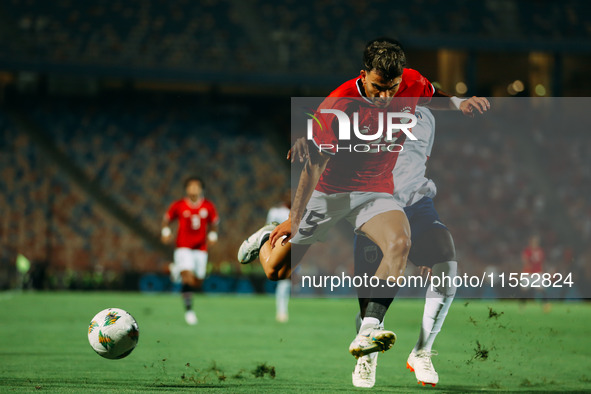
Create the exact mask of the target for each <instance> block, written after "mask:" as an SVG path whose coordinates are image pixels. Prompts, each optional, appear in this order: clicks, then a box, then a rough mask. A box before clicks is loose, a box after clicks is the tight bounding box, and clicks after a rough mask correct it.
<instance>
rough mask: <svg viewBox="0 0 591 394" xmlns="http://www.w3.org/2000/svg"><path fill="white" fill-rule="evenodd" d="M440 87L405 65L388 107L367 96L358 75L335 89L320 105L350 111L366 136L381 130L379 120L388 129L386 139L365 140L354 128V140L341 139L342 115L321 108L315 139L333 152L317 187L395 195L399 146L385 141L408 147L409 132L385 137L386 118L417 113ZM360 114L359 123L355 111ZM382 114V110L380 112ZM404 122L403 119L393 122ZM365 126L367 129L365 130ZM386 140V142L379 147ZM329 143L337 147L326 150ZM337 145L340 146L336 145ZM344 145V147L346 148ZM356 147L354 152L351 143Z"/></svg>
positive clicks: (353, 121)
mask: <svg viewBox="0 0 591 394" xmlns="http://www.w3.org/2000/svg"><path fill="white" fill-rule="evenodd" d="M434 92H435V89H434V87H433V85H432V84H431V83H430V82H429V81H428V80H427V79H426V78H425V77H423V76H422V75H421V74H420V73H419V72H418V71H416V70H413V69H410V68H405V69H404V71H403V73H402V81H401V83H400V87H399V89H398V92H397V93H396V95H395V96H394V99H393V100H392V102H391V103H390V105H389V106H388V107H386V108H378V107H376V106H375V105H373V103H372V102H371V101H370V99H368V98H367V97H365V95H364V89H363V86H362V84H361V78H360V77H357V78H355V79H352V80H350V81H347V82H345V83H344V84H342V85H341V86H339V87H338V88H337V89H336V90H334V91H333V92H332V93H331V94H330V95H329V96H328V97H327V98H326V99H325V100H324V101H323V102H322V104H321V105H320V106H319V107H318V110H320V109H323V108H324V109H338V110H340V111H342V112H344V113H346V114H347V115H348V117H349V120H350V124H351V125H352V127H354V125H355V124H357V125H358V129H359V130H360V132H361V133H363V134H375V133H376V132H377V131H378V130H379V128H380V124H379V121H380V118H381V120H382V122H383V124H382V125H381V127H382V130H383V133H382V138H380V139H378V140H375V141H365V140H361V139H359V138H357V137H356V136H355V133H353V132H351V139H350V140H347V141H339V139H338V129H339V128H338V118H337V116H335V115H333V114H321V113H320V112H319V111H317V112H316V115H315V116H316V117H317V118H319V119H320V121H321V125H318V123H316V122H314V123H313V140H314V143H315V144H316V146H317V147H321V145H322V147H323V149H322V150H323V152H327V153H329V154H333V155H334V156H332V157H331V159H330V160H329V161H328V164H327V167H326V170H325V171H324V173H323V174H322V176H321V177H320V180H319V181H318V184H317V186H316V190H318V191H320V192H323V193H327V194H333V193H343V192H352V191H364V192H382V193H390V194H392V193H394V184H393V180H392V170H393V169H394V166H395V164H396V160H397V159H398V154H399V152H398V150H399V148H394V147H393V148H392V150H394V151H389V150H388V149H386V147H385V146H386V145H391V144H398V145H403V144H404V141H405V140H406V135H405V134H404V133H403V132H402V131H401V130H398V131H397V132H394V133H392V140H386V138H387V137H386V120H387V115H386V114H387V113H388V112H406V113H411V114H414V112H415V108H416V106H417V104H426V103H427V102H429V101H430V99H431V97H433V94H434ZM355 112H357V113H358V121H357V122H356V120H355V119H354V116H353V113H355ZM380 113H382V114H380ZM394 123H399V122H396V121H395V122H394ZM362 130H363V131H362ZM379 144H381V146H380V145H379ZM327 145H332V146H333V148H332V149H331V148H328V149H325V148H324V147H326V146H327ZM361 145H366V146H367V145H369V148H371V149H368V151H367V152H360V151H354V150H355V147H357V148H359V147H360V149H364V148H365V147H364V146H361ZM337 146H338V147H339V149H337ZM342 146H344V147H345V149H341V147H342ZM349 146H350V147H351V151H348V150H347V147H349Z"/></svg>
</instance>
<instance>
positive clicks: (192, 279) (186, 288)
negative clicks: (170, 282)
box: [181, 250, 207, 325]
mask: <svg viewBox="0 0 591 394" xmlns="http://www.w3.org/2000/svg"><path fill="white" fill-rule="evenodd" d="M191 258H192V260H193V270H192V271H182V272H181V277H183V278H186V281H185V282H184V283H183V300H184V302H185V307H186V308H187V310H186V311H185V321H186V322H187V324H189V325H195V324H197V322H198V319H197V315H196V313H195V310H194V309H193V293H194V292H195V291H196V290H201V286H202V285H203V280H204V279H205V275H206V273H207V252H205V251H203V250H191ZM183 280H185V279H183ZM185 283H186V285H185Z"/></svg>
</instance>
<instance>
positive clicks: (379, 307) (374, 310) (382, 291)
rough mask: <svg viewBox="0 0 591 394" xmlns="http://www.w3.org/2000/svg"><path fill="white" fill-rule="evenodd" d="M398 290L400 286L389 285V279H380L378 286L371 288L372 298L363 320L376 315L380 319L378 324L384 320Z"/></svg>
mask: <svg viewBox="0 0 591 394" xmlns="http://www.w3.org/2000/svg"><path fill="white" fill-rule="evenodd" d="M398 290H399V287H398V286H394V287H391V286H388V282H387V281H385V280H382V279H380V281H379V284H378V286H377V287H372V288H371V289H370V297H369V298H370V299H369V302H368V303H367V307H366V308H365V315H364V318H363V320H364V321H365V319H366V318H368V317H374V318H376V319H378V324H379V323H380V322H382V321H384V316H386V312H387V311H388V308H389V307H390V304H391V303H392V301H393V300H394V297H396V294H397V293H398ZM386 297H387V298H386Z"/></svg>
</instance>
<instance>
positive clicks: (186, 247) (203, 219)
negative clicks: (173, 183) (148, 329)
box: [162, 177, 219, 325]
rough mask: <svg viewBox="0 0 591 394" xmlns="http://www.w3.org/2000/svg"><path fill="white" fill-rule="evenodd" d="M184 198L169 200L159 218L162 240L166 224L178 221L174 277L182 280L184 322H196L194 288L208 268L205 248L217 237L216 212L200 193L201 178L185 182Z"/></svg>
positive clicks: (169, 234)
mask: <svg viewBox="0 0 591 394" xmlns="http://www.w3.org/2000/svg"><path fill="white" fill-rule="evenodd" d="M184 188H185V194H186V195H185V198H183V199H181V200H178V201H175V202H174V203H172V205H171V206H170V208H169V209H168V211H167V212H166V214H164V218H163V219H162V242H164V243H169V242H170V241H171V239H172V231H171V230H170V227H169V224H170V222H172V221H173V220H178V222H179V226H178V231H177V236H176V249H175V251H174V265H173V267H172V269H171V275H172V277H173V279H175V280H177V281H178V277H179V275H180V279H181V281H182V290H181V291H182V297H183V301H184V304H185V308H186V312H185V320H186V321H187V324H190V325H195V324H197V316H196V315H195V312H194V311H193V289H195V288H200V287H201V284H202V283H203V279H204V278H205V273H206V269H207V247H208V245H213V244H215V243H216V242H217V240H218V234H217V227H218V222H219V218H218V213H217V210H216V208H215V206H214V205H213V203H212V202H211V201H209V200H207V199H205V198H204V196H203V189H204V185H203V181H202V180H201V179H200V178H198V177H190V178H188V179H187V180H186V181H185V183H184Z"/></svg>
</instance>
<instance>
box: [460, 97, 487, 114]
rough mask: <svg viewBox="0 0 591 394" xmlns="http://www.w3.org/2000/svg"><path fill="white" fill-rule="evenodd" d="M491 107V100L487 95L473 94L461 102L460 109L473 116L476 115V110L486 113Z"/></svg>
mask: <svg viewBox="0 0 591 394" xmlns="http://www.w3.org/2000/svg"><path fill="white" fill-rule="evenodd" d="M489 109H490V102H489V101H488V99H487V98H486V97H476V96H472V97H470V98H469V99H467V100H464V101H462V102H461V103H460V111H462V113H463V114H464V115H466V116H469V117H471V118H473V117H474V110H477V111H478V112H480V114H483V113H485V112H486V111H488V110H489Z"/></svg>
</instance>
